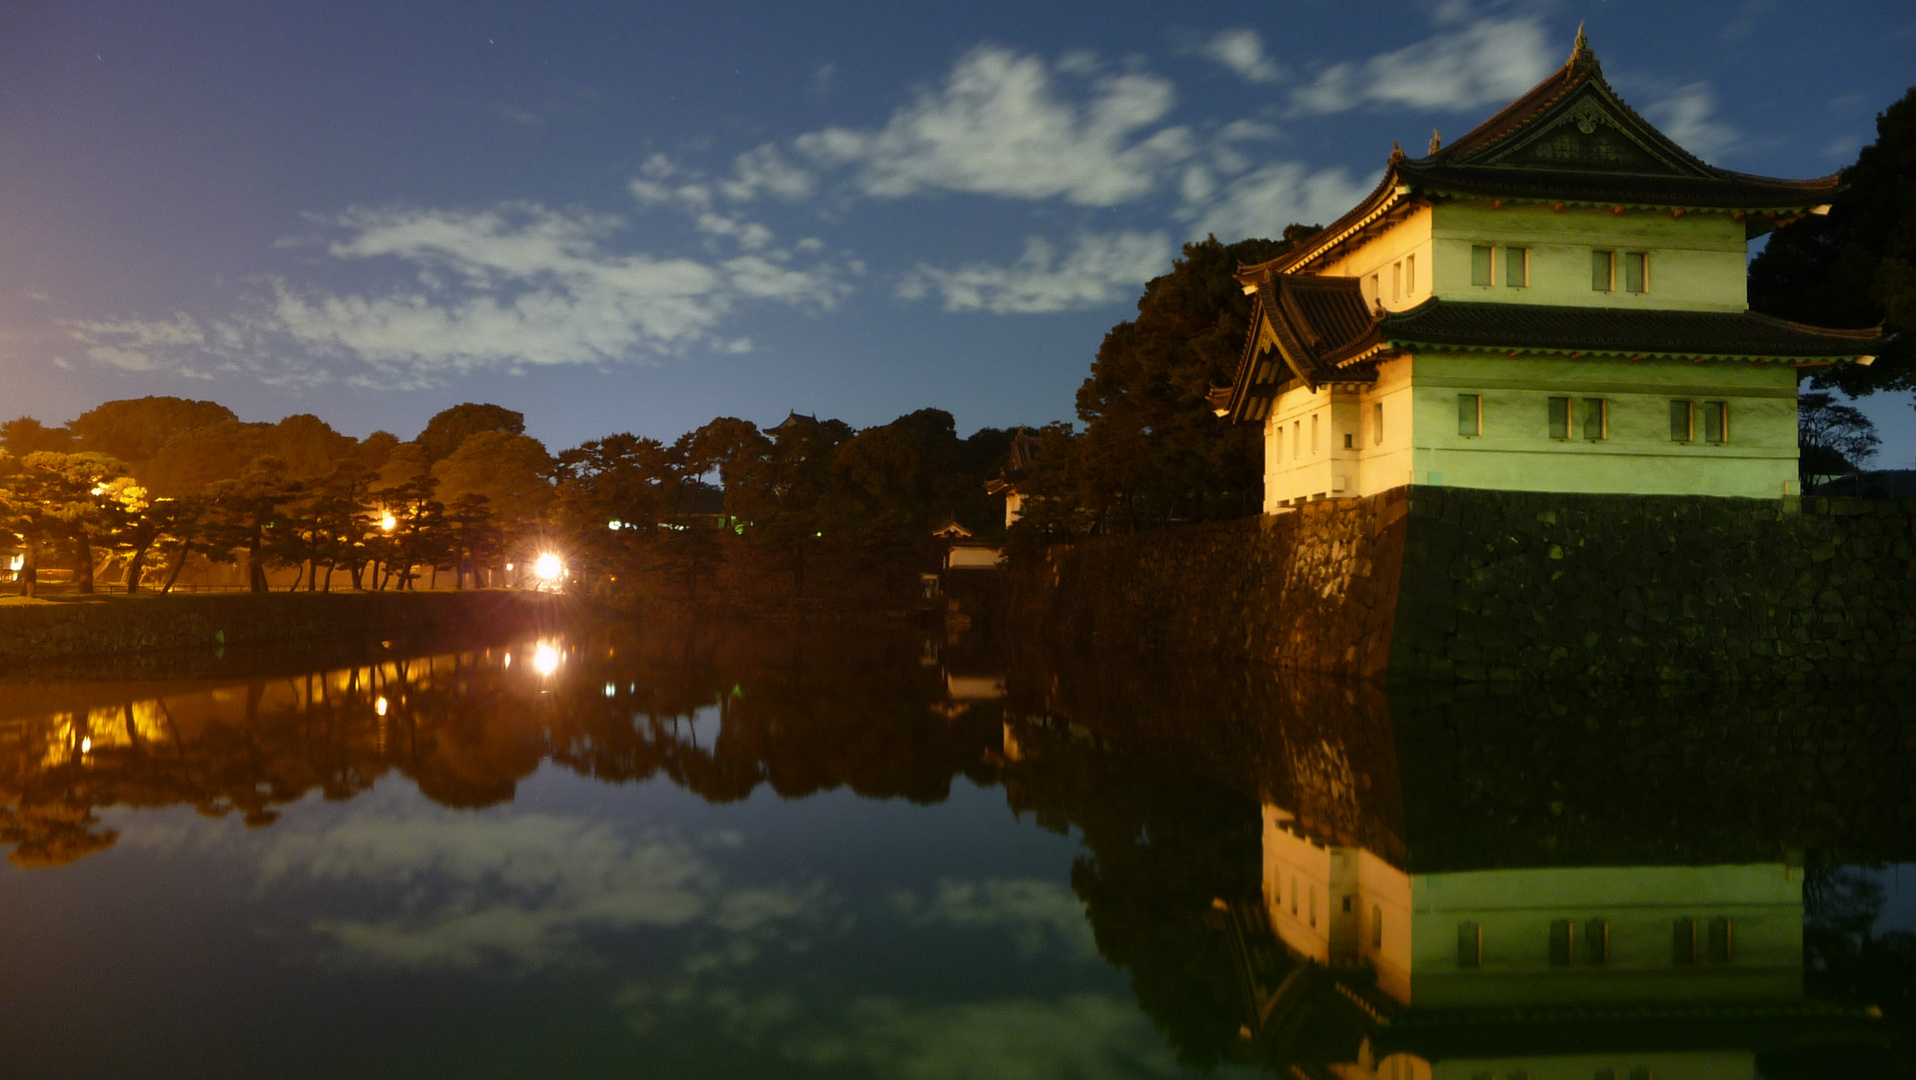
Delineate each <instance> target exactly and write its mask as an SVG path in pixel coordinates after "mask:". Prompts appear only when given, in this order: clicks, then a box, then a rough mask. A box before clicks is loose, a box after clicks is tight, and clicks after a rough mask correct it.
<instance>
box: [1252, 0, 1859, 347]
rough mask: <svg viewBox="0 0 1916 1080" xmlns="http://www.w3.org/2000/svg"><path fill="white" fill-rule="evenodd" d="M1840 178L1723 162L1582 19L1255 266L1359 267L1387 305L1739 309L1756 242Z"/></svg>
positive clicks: (1354, 271) (1820, 203)
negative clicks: (1553, 54)
mask: <svg viewBox="0 0 1916 1080" xmlns="http://www.w3.org/2000/svg"><path fill="white" fill-rule="evenodd" d="M1838 180H1839V178H1838V177H1837V176H1827V177H1822V178H1820V179H1815V180H1779V179H1772V178H1769V177H1761V176H1750V175H1747V174H1744V173H1737V172H1731V171H1729V170H1727V169H1719V168H1716V167H1714V166H1711V165H1709V164H1707V163H1705V162H1704V161H1702V160H1701V159H1699V158H1697V157H1696V156H1695V155H1693V154H1691V153H1690V152H1688V151H1686V150H1684V149H1683V148H1682V147H1681V146H1678V145H1677V144H1676V143H1675V142H1673V141H1671V139H1670V138H1669V137H1668V136H1666V135H1664V134H1663V133H1662V132H1660V131H1658V130H1657V129H1656V128H1654V127H1652V126H1651V125H1650V123H1649V122H1648V121H1646V120H1645V119H1644V118H1643V117H1641V116H1639V115H1638V114H1637V113H1636V112H1635V110H1633V109H1631V108H1630V106H1628V105H1627V104H1625V103H1624V101H1623V99H1622V98H1621V97H1619V96H1618V95H1617V93H1616V91H1615V90H1614V89H1612V88H1611V86H1610V84H1609V83H1608V82H1607V81H1606V80H1605V79H1604V77H1603V71H1602V67H1601V66H1600V65H1599V64H1598V62H1597V58H1596V56H1595V54H1594V53H1592V52H1591V51H1590V47H1589V45H1588V43H1587V42H1586V41H1585V39H1584V36H1583V33H1582V31H1581V30H1579V31H1578V34H1577V42H1576V48H1575V50H1574V51H1573V52H1572V54H1571V56H1570V59H1569V61H1568V62H1567V63H1565V64H1564V66H1563V67H1562V68H1560V69H1558V70H1557V71H1556V72H1555V73H1554V74H1552V75H1551V76H1550V77H1549V78H1547V79H1545V80H1544V81H1543V82H1541V83H1539V84H1538V85H1537V86H1536V88H1534V89H1532V90H1531V91H1530V92H1529V93H1527V94H1525V95H1523V96H1522V97H1520V98H1518V99H1517V100H1516V101H1514V102H1512V103H1511V104H1510V105H1509V106H1508V107H1506V108H1505V109H1503V110H1502V111H1501V112H1499V113H1497V114H1496V115H1495V116H1493V117H1491V118H1490V119H1489V120H1486V121H1485V122H1484V123H1482V124H1480V125H1478V126H1477V127H1476V128H1475V129H1474V130H1472V131H1471V132H1470V133H1468V134H1466V135H1465V136H1463V137H1462V138H1460V139H1457V140H1455V141H1454V142H1451V143H1450V144H1449V145H1443V144H1442V143H1441V142H1440V141H1439V140H1438V139H1436V138H1433V139H1432V140H1431V146H1430V153H1429V154H1428V155H1427V156H1425V157H1422V158H1410V157H1407V156H1405V155H1404V154H1403V152H1402V151H1401V150H1399V151H1395V152H1393V153H1392V154H1391V157H1390V164H1389V167H1388V168H1387V169H1386V170H1385V173H1384V178H1383V180H1382V182H1381V183H1379V184H1378V186H1377V187H1376V189H1375V190H1373V191H1372V192H1371V193H1370V195H1369V196H1368V197H1367V198H1366V199H1365V200H1364V201H1363V202H1362V203H1360V204H1359V205H1358V206H1357V207H1356V208H1355V209H1353V210H1351V212H1350V213H1348V214H1345V215H1344V216H1343V217H1341V218H1339V219H1338V220H1337V221H1336V222H1334V223H1332V224H1331V225H1330V226H1329V227H1328V228H1326V229H1324V230H1323V231H1322V232H1320V233H1318V234H1317V235H1316V236H1314V237H1311V238H1310V239H1308V240H1306V241H1304V242H1302V243H1300V244H1299V245H1298V246H1297V247H1296V248H1294V249H1293V250H1292V251H1290V252H1289V253H1287V254H1285V255H1284V256H1282V257H1280V258H1278V259H1274V260H1272V261H1270V262H1267V263H1260V264H1257V265H1254V266H1245V267H1243V268H1241V270H1240V274H1239V277H1240V279H1241V280H1242V281H1243V282H1244V284H1245V287H1246V291H1254V290H1255V289H1256V287H1257V283H1258V282H1259V281H1261V280H1268V278H1269V275H1272V274H1291V275H1313V276H1336V277H1346V278H1356V279H1357V280H1358V281H1359V282H1360V283H1361V285H1362V288H1363V292H1364V296H1365V299H1366V301H1367V302H1368V303H1369V304H1370V305H1371V306H1373V307H1381V308H1382V309H1384V310H1385V311H1403V310H1408V309H1410V308H1415V307H1417V306H1419V305H1421V304H1423V303H1425V302H1426V301H1429V300H1431V299H1433V298H1434V299H1438V300H1445V301H1466V302H1469V301H1478V302H1495V303H1504V304H1543V305H1554V306H1565V305H1569V306H1582V307H1594V308H1611V309H1624V310H1663V311H1718V312H1740V311H1744V310H1746V308H1747V306H1748V302H1747V294H1746V286H1745V280H1746V278H1745V263H1746V252H1747V247H1748V243H1749V241H1750V240H1751V239H1753V238H1755V237H1757V236H1760V235H1762V234H1763V233H1765V232H1768V231H1770V230H1771V229H1774V228H1776V227H1777V226H1779V225H1781V224H1784V223H1785V222H1787V221H1790V220H1793V219H1794V218H1797V217H1800V216H1802V215H1804V214H1812V213H1820V212H1823V211H1825V210H1827V208H1828V202H1829V200H1830V198H1831V197H1832V196H1833V195H1834V194H1835V192H1836V189H1837V186H1838Z"/></svg>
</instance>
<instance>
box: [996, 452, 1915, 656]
mask: <svg viewBox="0 0 1916 1080" xmlns="http://www.w3.org/2000/svg"><path fill="white" fill-rule="evenodd" d="M1016 593H1017V607H1016V610H1017V613H1018V617H1019V619H1020V620H1021V621H1023V622H1024V623H1026V624H1027V625H1033V624H1035V625H1036V626H1039V627H1042V628H1043V630H1044V631H1045V632H1046V633H1047V634H1051V635H1058V636H1060V637H1062V638H1063V639H1065V640H1070V641H1074V642H1078V643H1084V644H1089V645H1091V646H1093V647H1098V648H1121V649H1144V650H1155V651H1169V652H1178V653H1201V654H1205V655H1209V656H1213V657H1217V658H1222V659H1245V660H1253V661H1260V662H1265V663H1274V664H1276V665H1278V666H1279V667H1283V668H1290V669H1296V670H1308V671H1319V672H1327V673H1332V674H1338V675H1346V676H1357V677H1362V678H1384V679H1402V680H1432V681H1439V682H1448V681H1464V682H1481V681H1492V682H1513V683H1515V682H1531V681H1564V682H1578V681H1581V682H1589V683H1604V684H1618V683H1631V682H1661V683H1685V682H1750V683H1782V684H1821V683H1840V682H1847V681H1895V682H1900V681H1905V680H1907V679H1909V678H1911V677H1912V675H1916V501H1910V502H1897V501H1861V500H1839V499H1815V498H1812V499H1803V500H1790V501H1789V502H1787V503H1785V502H1781V501H1770V500H1757V499H1718V498H1705V497H1693V496H1628V495H1563V494H1552V493H1534V492H1499V491H1480V490H1471V489H1462V488H1431V487H1414V488H1404V489H1398V490H1395V491H1390V492H1385V493H1383V494H1380V495H1376V496H1372V497H1369V498H1364V499H1348V500H1338V501H1333V502H1324V503H1317V504H1313V505H1310V506H1306V507H1304V508H1302V509H1301V510H1299V511H1297V512H1295V513H1290V514H1284V515H1280V516H1277V517H1265V518H1257V519H1248V520H1245V521H1238V522H1225V523H1220V524H1213V525H1204V526H1197V527H1192V528H1188V529H1181V530H1171V531H1166V532H1159V533H1146V534H1139V535H1135V536H1126V537H1114V538H1109V539H1102V540H1097V541H1092V542H1087V543H1084V544H1079V545H1073V546H1069V547H1060V548H1055V549H1053V550H1052V551H1051V552H1050V555H1049V558H1048V560H1047V563H1046V564H1045V565H1044V566H1042V567H1031V568H1026V569H1025V570H1024V571H1023V572H1022V574H1021V575H1020V577H1019V579H1018V582H1017V588H1016Z"/></svg>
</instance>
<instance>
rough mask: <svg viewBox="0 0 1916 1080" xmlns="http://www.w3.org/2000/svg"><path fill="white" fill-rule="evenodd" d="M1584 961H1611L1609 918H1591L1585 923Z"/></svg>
mask: <svg viewBox="0 0 1916 1080" xmlns="http://www.w3.org/2000/svg"><path fill="white" fill-rule="evenodd" d="M1583 962H1584V963H1586V964H1607V963H1609V962H1610V923H1609V920H1607V919H1591V920H1590V921H1589V922H1587V923H1584V924H1583Z"/></svg>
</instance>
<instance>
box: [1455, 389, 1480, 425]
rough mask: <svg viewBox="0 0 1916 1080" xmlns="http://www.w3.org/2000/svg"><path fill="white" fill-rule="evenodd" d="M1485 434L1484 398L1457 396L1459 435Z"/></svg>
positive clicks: (1477, 395)
mask: <svg viewBox="0 0 1916 1080" xmlns="http://www.w3.org/2000/svg"><path fill="white" fill-rule="evenodd" d="M1483 433H1484V396H1483V395H1482V394H1458V395H1457V434H1459V435H1482V434H1483Z"/></svg>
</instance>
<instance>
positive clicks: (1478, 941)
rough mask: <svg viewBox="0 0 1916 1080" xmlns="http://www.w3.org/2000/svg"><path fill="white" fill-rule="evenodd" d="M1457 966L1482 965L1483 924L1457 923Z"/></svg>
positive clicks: (1471, 966)
mask: <svg viewBox="0 0 1916 1080" xmlns="http://www.w3.org/2000/svg"><path fill="white" fill-rule="evenodd" d="M1457 966H1458V967H1461V968H1474V967H1483V966H1484V924H1482V923H1474V922H1466V923H1458V924H1457Z"/></svg>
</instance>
